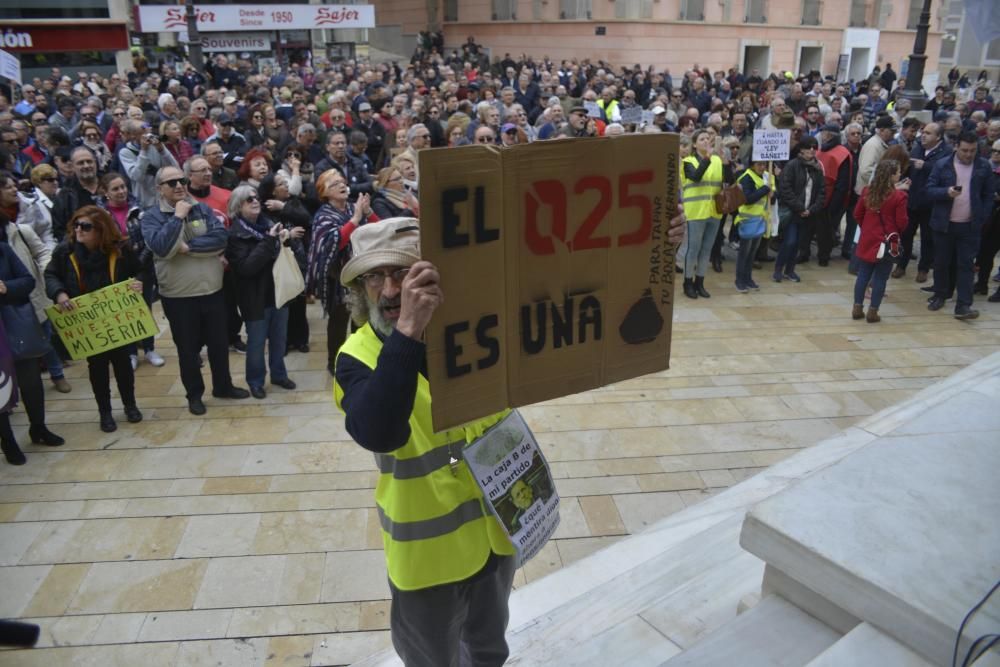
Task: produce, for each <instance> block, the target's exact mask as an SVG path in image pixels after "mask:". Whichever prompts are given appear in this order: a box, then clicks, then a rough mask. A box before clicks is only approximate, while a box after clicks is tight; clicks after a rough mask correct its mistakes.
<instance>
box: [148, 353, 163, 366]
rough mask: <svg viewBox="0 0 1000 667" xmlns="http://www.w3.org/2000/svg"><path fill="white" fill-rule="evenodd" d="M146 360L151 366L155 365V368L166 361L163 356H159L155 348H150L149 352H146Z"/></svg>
mask: <svg viewBox="0 0 1000 667" xmlns="http://www.w3.org/2000/svg"><path fill="white" fill-rule="evenodd" d="M146 361H148V362H149V363H151V364H152V365H153V366H156V367H157V368H159V367H160V366H162V365H163V364H165V363H167V362H166V361H164V360H163V357H161V356H160V355H159V353H158V352H157V351H156V350H150V351H149V352H147V353H146Z"/></svg>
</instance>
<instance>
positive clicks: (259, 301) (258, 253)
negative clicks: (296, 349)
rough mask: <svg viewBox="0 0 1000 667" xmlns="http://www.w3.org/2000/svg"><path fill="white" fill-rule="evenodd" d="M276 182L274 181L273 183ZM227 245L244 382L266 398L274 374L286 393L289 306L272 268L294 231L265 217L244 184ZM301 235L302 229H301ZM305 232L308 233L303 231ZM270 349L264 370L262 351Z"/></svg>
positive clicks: (234, 203)
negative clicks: (278, 295)
mask: <svg viewBox="0 0 1000 667" xmlns="http://www.w3.org/2000/svg"><path fill="white" fill-rule="evenodd" d="M272 180H273V179H272ZM229 219H230V220H232V224H231V225H230V227H229V241H228V243H227V245H226V260H227V261H228V263H229V269H230V271H231V272H232V273H233V275H234V277H235V280H236V283H237V286H238V288H239V289H238V291H237V293H238V298H239V306H240V313H242V315H243V319H244V321H245V323H246V328H247V351H246V379H247V384H248V385H250V395H251V396H253V397H254V398H257V399H263V398H266V397H267V392H266V391H265V389H264V381H265V379H266V378H267V371H268V370H270V372H271V384H272V385H275V386H278V387H282V388H284V389H287V390H289V391H290V390H292V389H295V382H293V381H292V380H291V378H289V377H288V370H287V369H286V368H285V352H286V347H287V340H288V304H282V305H281V306H280V307H279V306H278V305H277V304H276V303H275V294H274V277H273V273H272V271H273V268H274V263H275V261H276V260H277V259H278V255H279V253H280V252H281V247H282V245H284V244H286V243H287V242H288V241H289V239H290V233H291V232H290V230H288V229H286V228H285V227H284V226H283V225H282V224H281V223H280V222H275V221H274V220H272V219H271V218H270V217H268V216H267V214H265V213H264V212H263V207H262V204H261V201H260V197H259V196H258V195H257V190H256V189H255V188H254V187H252V186H250V185H241V186H239V187H238V188H236V189H235V190H233V196H232V197H231V198H230V199H229ZM299 229H300V230H302V228H301V227H300V228H299ZM303 231H304V230H303ZM265 345H266V346H267V347H268V353H267V360H266V361H267V363H266V365H265V357H264V347H265Z"/></svg>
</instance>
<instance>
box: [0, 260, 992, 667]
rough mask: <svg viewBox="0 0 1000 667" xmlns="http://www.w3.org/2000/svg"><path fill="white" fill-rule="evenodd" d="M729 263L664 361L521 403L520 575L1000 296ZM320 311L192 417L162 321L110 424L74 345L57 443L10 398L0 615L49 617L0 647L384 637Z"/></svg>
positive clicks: (675, 498)
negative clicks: (268, 380)
mask: <svg viewBox="0 0 1000 667" xmlns="http://www.w3.org/2000/svg"><path fill="white" fill-rule="evenodd" d="M726 271H727V272H726V273H725V274H712V275H711V276H709V279H708V284H707V286H708V288H709V290H710V291H711V292H712V294H713V298H712V299H710V300H704V299H700V300H698V301H694V302H693V301H688V300H687V299H684V298H683V296H680V301H679V302H678V304H677V308H676V310H675V313H674V320H675V324H674V339H673V353H672V357H671V368H670V370H669V371H666V372H664V373H659V374H656V375H652V376H647V377H644V378H639V379H635V380H631V381H628V382H624V383H621V384H618V385H615V386H612V387H607V388H604V389H601V390H596V391H592V392H588V393H586V394H581V395H576V396H570V397H566V398H563V399H559V400H556V401H551V402H549V403H545V404H541V405H535V406H531V407H527V408H524V409H523V414H524V415H525V416H526V418H527V419H528V422H529V424H530V425H531V426H532V428H533V429H534V430H535V432H536V434H537V436H538V438H539V441H540V442H541V443H542V445H543V446H544V448H545V452H546V455H547V456H548V457H549V460H550V462H551V463H552V466H553V471H554V473H555V475H556V476H557V478H558V490H559V493H560V495H561V496H562V498H563V511H562V524H561V526H560V528H559V531H558V532H557V534H556V539H554V540H553V541H552V542H550V543H549V545H547V546H546V548H545V549H544V551H543V552H542V553H541V554H540V555H539V556H538V557H537V558H536V559H535V560H534V561H532V562H531V563H530V564H529V565H528V566H527V567H526V568H524V570H522V571H520V572H519V573H518V575H517V579H516V583H517V584H521V585H523V584H524V583H525V582H528V581H532V580H535V579H538V578H540V577H543V576H545V575H546V574H548V573H550V572H552V571H555V570H557V569H559V568H561V567H563V566H565V565H567V564H569V563H571V562H573V561H575V560H577V559H580V558H584V557H586V556H587V555H588V554H591V553H593V552H594V551H595V550H597V549H600V548H601V547H603V546H606V545H608V544H611V543H613V542H615V541H617V540H619V539H621V538H622V537H623V536H625V535H629V534H632V533H636V532H639V531H641V530H642V529H643V528H644V527H645V526H647V525H649V524H651V523H653V522H655V521H657V520H659V519H661V518H663V517H666V516H668V515H670V514H672V513H674V512H676V511H678V510H679V509H682V508H684V507H686V506H689V505H691V504H693V503H697V502H699V501H700V500H702V499H704V498H706V497H708V496H710V495H712V494H713V493H715V492H717V491H718V490H720V489H724V488H727V487H729V486H731V485H733V484H734V483H736V482H738V481H740V480H742V479H745V478H746V477H748V476H750V475H753V474H755V473H756V472H758V471H759V470H761V469H762V468H764V467H766V466H769V465H771V464H773V463H776V462H778V461H780V460H782V459H784V458H786V457H788V456H789V455H790V454H792V453H794V452H795V451H797V450H798V449H800V448H803V447H808V446H809V445H811V444H813V443H816V442H818V441H820V440H823V439H824V438H827V437H829V436H831V435H833V434H835V433H837V432H838V431H841V430H843V429H845V428H847V427H849V426H851V425H852V424H854V423H855V422H857V421H858V420H860V419H862V418H864V417H866V416H868V415H871V414H873V413H875V412H877V411H879V410H881V409H883V408H885V407H887V406H889V405H893V404H895V403H898V402H899V401H901V400H904V399H906V398H909V397H910V396H912V395H913V394H914V393H915V392H916V391H918V390H919V389H921V388H923V387H925V386H927V385H929V384H932V383H933V382H935V381H937V380H938V379H940V378H942V377H944V376H947V375H949V374H951V373H953V372H955V371H957V370H959V369H961V368H964V367H965V366H967V365H968V364H970V363H972V362H974V361H976V360H979V359H981V358H983V357H985V356H987V355H989V354H990V353H992V352H995V351H997V350H1000V304H988V303H986V302H985V299H984V298H979V297H977V298H978V299H979V303H977V306H978V307H979V308H980V310H981V312H982V315H981V316H980V318H979V319H978V320H975V321H970V322H959V321H957V320H955V319H953V318H952V317H951V314H950V313H951V308H952V307H953V302H949V303H948V305H947V306H946V308H945V309H944V310H942V311H939V312H937V313H931V312H928V311H927V309H926V306H925V300H926V298H925V297H926V295H925V294H924V293H922V292H920V291H919V290H918V285H916V284H915V283H914V282H913V280H912V277H907V278H905V279H902V280H893V281H891V282H890V284H889V294H888V296H887V298H886V302H885V303H884V304H883V308H882V310H881V314H882V316H883V321H882V322H881V323H880V324H875V325H873V324H867V323H865V322H864V321H861V322H854V321H852V320H851V319H850V310H851V301H852V299H851V291H852V287H853V277H851V276H849V275H848V274H847V273H846V272H845V264H844V262H840V261H837V262H834V263H833V264H832V266H831V267H830V268H827V269H819V268H816V267H815V265H814V264H813V265H812V266H811V267H802V269H801V272H800V275H802V278H803V282H802V283H801V284H797V285H796V284H790V283H787V282H786V283H782V284H774V283H771V282H765V280H764V279H766V278H767V276H768V272H767V271H766V270H765V271H761V272H758V276H757V278H758V282H760V283H761V284H762V290H761V291H760V292H759V293H756V294H750V295H739V294H736V293H735V291H734V290H733V288H732V283H731V278H732V271H733V262H732V261H728V262H727V263H726ZM720 275H721V276H724V277H725V280H722V279H721V278H720V277H719V276H720ZM446 289H447V287H446ZM311 313H312V315H313V316H315V319H313V321H312V325H313V333H314V335H313V340H312V345H313V351H312V352H311V353H310V354H308V355H302V354H299V353H293V354H292V355H290V356H289V357H288V358H287V360H288V364H289V369H290V375H291V377H292V378H293V379H294V380H295V381H296V382H297V383H298V385H299V389H298V390H297V391H295V392H286V391H283V390H281V389H278V388H274V389H273V390H271V388H269V394H268V397H267V399H266V400H264V401H255V400H253V399H248V400H246V401H219V400H216V399H211V398H209V399H207V401H206V403H207V405H208V408H209V410H208V414H206V415H205V416H204V417H193V416H191V415H190V414H189V413H188V412H187V409H186V405H185V401H184V391H183V387H182V386H181V383H180V379H179V377H178V371H177V364H176V357H175V356H174V355H173V348H172V346H171V344H170V342H169V333H167V334H165V335H163V336H162V337H161V338H160V342H159V344H158V349H159V350H160V351H161V352H163V354H164V356H165V357H166V359H167V365H166V366H164V367H163V368H160V369H155V368H152V367H151V366H149V365H147V364H143V365H142V366H140V368H139V371H138V377H137V393H138V396H139V404H140V407H141V408H142V410H143V412H144V414H145V417H146V419H145V421H143V422H142V423H141V424H138V425H130V424H127V423H125V420H124V418H123V417H122V416H121V415H120V412H119V414H117V415H116V416H118V417H119V430H118V431H117V432H116V433H113V434H103V433H101V432H100V430H99V429H98V426H97V410H96V406H95V404H94V402H93V398H92V395H91V392H90V389H89V385H88V383H87V380H86V364H85V363H82V362H78V363H75V364H74V365H73V367H72V368H70V369H68V377H69V379H70V381H71V382H72V383H73V392H72V393H71V394H68V395H63V394H57V393H55V392H54V391H51V392H49V393H48V395H47V396H48V403H47V409H48V412H49V424H50V426H51V427H52V428H53V430H54V431H55V432H57V433H59V434H60V435H63V436H65V437H66V438H67V444H66V445H65V446H64V447H61V448H58V449H52V448H45V447H43V446H34V445H30V444H28V443H27V440H28V438H27V427H26V419H25V416H24V414H23V412H18V413H17V414H15V416H14V423H15V432H16V433H17V434H18V436H19V438H20V442H21V445H22V447H23V449H24V450H25V452H26V453H27V455H28V463H27V465H25V466H23V467H20V468H16V467H13V466H9V465H0V618H22V619H30V620H32V621H34V622H37V623H38V624H40V625H41V626H42V637H41V640H40V642H39V645H38V647H37V648H36V649H34V650H31V651H6V652H0V665H2V666H4V667H7V666H8V665H9V666H18V667H20V666H22V665H23V666H30V667H34V666H38V667H42V666H44V667H51V666H53V665H70V664H72V665H95V666H96V665H100V666H102V667H112V666H118V665H122V666H125V665H127V666H129V667H132V666H134V665H157V666H160V665H224V666H229V665H285V666H300V665H339V664H347V663H351V662H354V661H356V660H359V659H361V658H363V657H365V656H367V655H369V654H370V653H373V652H375V651H378V650H380V649H382V648H384V647H386V646H388V644H389V637H388V631H387V628H388V602H387V597H388V587H387V584H386V581H385V569H384V565H383V556H382V551H381V546H380V545H381V540H380V536H379V530H378V518H377V515H376V513H375V510H374V501H373V486H374V483H375V472H374V465H373V461H372V457H371V455H370V454H368V453H367V452H365V451H364V450H362V449H361V448H360V447H358V446H357V445H355V444H354V443H353V442H352V441H351V440H350V438H349V436H348V435H347V434H346V432H345V431H344V427H343V418H342V416H340V415H339V414H338V413H337V411H336V409H335V408H334V406H333V404H332V400H331V382H330V377H329V375H328V374H327V372H326V370H325V364H326V359H325V349H324V346H325V343H324V340H323V335H322V334H323V332H325V322H322V321H321V320H319V319H318V315H319V311H318V309H316V310H313V311H311ZM157 314H158V316H160V314H159V309H158V308H157ZM161 322H162V319H161ZM230 361H231V363H232V365H233V372H234V377H235V378H236V380H237V382H238V383H239V384H242V371H243V357H241V356H238V355H236V354H233V355H231V357H230ZM955 417H956V418H957V419H961V418H962V416H961V415H955Z"/></svg>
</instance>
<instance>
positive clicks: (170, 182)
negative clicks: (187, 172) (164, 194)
mask: <svg viewBox="0 0 1000 667" xmlns="http://www.w3.org/2000/svg"><path fill="white" fill-rule="evenodd" d="M187 184H188V179H186V178H168V179H167V180H165V181H160V185H166V186H167V187H169V188H176V187H177V186H178V185H184V186H186V185H187Z"/></svg>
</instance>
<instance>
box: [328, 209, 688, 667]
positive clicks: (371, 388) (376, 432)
mask: <svg viewBox="0 0 1000 667" xmlns="http://www.w3.org/2000/svg"><path fill="white" fill-rule="evenodd" d="M683 235H684V216H683V215H677V216H676V217H674V218H673V219H672V220H671V221H670V231H669V233H668V239H669V240H670V242H672V243H674V244H679V243H680V242H681V240H682V239H683ZM419 242H420V230H419V222H418V221H417V220H416V219H414V218H389V219H387V220H383V221H381V222H378V223H374V224H368V225H363V226H361V227H359V228H358V229H356V230H355V231H354V233H353V234H352V235H351V249H352V255H353V256H352V258H351V260H350V261H348V262H347V264H345V265H344V268H343V269H342V271H341V275H340V282H341V284H342V285H344V286H345V287H347V288H348V289H349V290H350V295H349V303H350V304H351V317H352V318H353V319H354V321H355V323H356V324H358V325H359V327H360V328H359V329H358V330H357V331H355V332H354V333H353V334H351V335H350V336H349V337H348V338H347V341H346V342H345V343H344V345H343V346H342V347H341V348H340V351H339V352H338V354H337V359H336V364H335V370H334V398H335V400H336V403H337V406H338V407H340V408H341V409H342V410H343V411H344V413H345V415H346V419H345V426H346V428H347V432H348V433H350V434H351V437H352V438H354V440H355V441H356V442H357V443H358V444H359V445H361V446H362V447H364V448H365V449H368V450H369V451H372V452H373V453H374V454H375V462H376V465H377V466H378V470H379V473H380V474H379V478H378V483H377V485H376V488H375V505H376V511H377V513H378V516H379V521H380V523H381V529H382V531H381V532H382V544H383V548H384V550H385V560H386V569H387V571H388V575H389V590H390V592H391V594H392V609H391V612H390V616H389V627H390V630H391V634H392V643H393V646H394V647H395V649H396V652H397V653H398V654H399V656H400V658H402V660H403V663H404V664H405V665H407V667H441V666H446V665H458V664H463V665H465V664H470V665H482V666H492V665H496V666H498V667H499V665H502V664H503V663H504V662H505V661H506V659H507V656H508V653H509V651H508V648H507V642H506V639H505V637H504V633H505V632H506V628H507V621H508V618H509V611H508V599H509V597H510V591H511V585H512V582H513V578H514V558H513V554H514V547H513V545H512V544H511V543H510V540H509V538H508V537H507V535H506V533H505V532H504V530H503V528H502V527H501V525H500V523H499V521H498V520H497V519H496V518H495V517H494V516H493V515H492V514H491V513H490V511H489V510H488V509H487V508H486V506H485V504H484V500H483V496H482V492H481V491H480V489H479V486H478V485H477V484H476V481H475V480H474V479H473V477H472V475H471V473H470V472H469V468H468V466H467V465H466V464H465V462H464V461H463V460H462V449H463V447H464V445H465V444H466V443H467V442H471V441H472V440H474V439H476V438H478V437H480V436H481V435H482V434H483V432H484V431H485V430H486V429H487V428H489V427H490V426H491V425H493V424H494V423H496V422H497V421H498V420H499V419H501V418H502V417H504V416H505V415H506V414H507V411H503V412H501V413H498V414H494V415H490V416H487V417H484V418H482V419H479V420H477V421H475V422H472V423H470V424H465V425H464V426H463V427H460V428H453V429H449V430H447V431H444V432H440V433H435V432H434V429H433V427H432V425H431V395H430V385H429V384H428V381H427V360H426V346H425V345H424V343H423V340H422V339H423V334H424V329H425V327H426V326H427V324H428V322H430V319H431V316H432V315H433V313H434V311H435V310H436V309H437V308H438V307H439V306H440V305H441V303H442V301H443V299H444V292H443V291H442V287H441V279H440V275H439V274H438V270H437V268H436V267H435V266H434V265H433V264H431V263H430V262H427V261H421V259H420V243H419ZM458 281H459V284H461V276H459V277H458ZM494 306H496V307H499V306H500V304H494Z"/></svg>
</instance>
